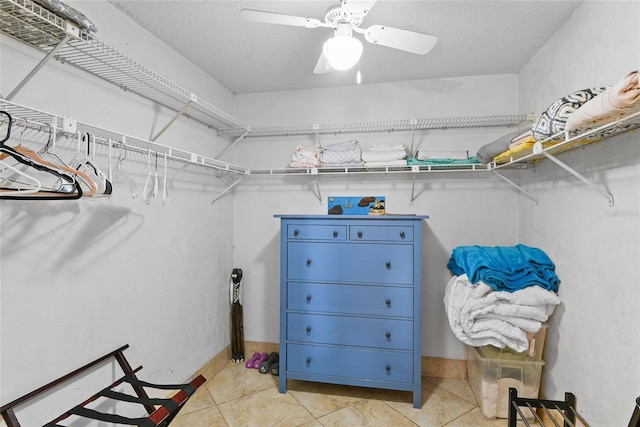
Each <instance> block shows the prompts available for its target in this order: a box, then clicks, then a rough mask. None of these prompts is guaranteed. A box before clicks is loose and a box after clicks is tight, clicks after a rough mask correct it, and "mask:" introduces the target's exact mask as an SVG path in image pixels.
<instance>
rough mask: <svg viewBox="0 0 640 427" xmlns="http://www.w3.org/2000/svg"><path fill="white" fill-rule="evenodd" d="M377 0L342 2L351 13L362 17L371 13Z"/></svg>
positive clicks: (345, 0) (343, 0) (344, 0)
mask: <svg viewBox="0 0 640 427" xmlns="http://www.w3.org/2000/svg"><path fill="white" fill-rule="evenodd" d="M376 1H377V0H342V5H343V7H344V8H345V9H347V10H348V11H349V12H351V13H353V14H355V15H360V14H363V13H369V11H370V10H371V8H372V7H373V5H374V4H376Z"/></svg>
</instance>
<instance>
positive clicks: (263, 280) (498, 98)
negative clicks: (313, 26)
mask: <svg viewBox="0 0 640 427" xmlns="http://www.w3.org/2000/svg"><path fill="white" fill-rule="evenodd" d="M516 98H517V80H516V76H514V75H499V76H484V77H466V78H456V79H438V80H426V81H413V82H403V83H389V84H380V85H362V86H354V87H346V88H344V87H343V88H326V89H322V90H304V91H286V92H278V93H261V94H249V95H237V96H236V108H237V111H238V114H239V115H240V116H241V117H242V119H243V120H245V121H246V122H247V123H251V124H252V125H254V124H255V125H265V126H268V125H276V124H277V125H283V124H284V125H302V124H313V123H341V122H366V121H382V120H395V119H410V118H436V117H459V116H484V115H492V114H513V113H514V112H515V110H516ZM510 131H511V130H509V129H505V128H489V129H473V130H471V129H462V130H445V131H443V130H432V131H420V132H416V137H415V145H414V148H418V147H420V148H421V149H432V150H434V149H436V150H437V149H439V150H469V151H470V153H471V154H475V152H476V151H477V149H478V148H479V147H480V146H481V145H483V144H485V143H487V142H490V141H492V140H493V139H495V138H496V137H497V136H501V135H503V134H505V133H507V132H510ZM351 138H355V139H358V140H359V141H360V143H361V145H362V147H363V149H366V148H367V147H369V146H371V145H372V144H374V143H375V144H388V145H394V144H400V143H404V144H407V145H410V144H411V133H410V132H397V133H391V134H389V133H374V134H352V135H338V136H321V137H320V142H321V143H322V144H323V145H326V144H329V143H331V142H336V141H341V140H345V139H351ZM313 142H314V138H312V137H289V138H286V137H285V138H259V139H258V138H256V139H253V138H252V139H248V140H246V141H243V142H242V143H241V144H238V145H237V146H236V148H234V155H235V162H236V163H241V164H247V165H248V166H249V167H251V168H283V167H286V166H287V165H288V162H289V160H290V159H291V154H292V153H293V152H294V150H295V147H296V145H297V144H305V145H309V144H311V143H313ZM513 179H516V180H517V179H518V178H515V177H514V178H513ZM319 186H320V195H321V197H322V200H320V199H319V197H318V195H317V189H316V184H315V182H314V181H313V180H312V179H311V178H310V177H302V178H301V177H286V178H275V177H273V178H260V179H253V178H252V179H247V180H245V182H244V183H243V184H241V185H240V186H238V187H236V190H235V192H234V212H235V215H236V218H235V221H234V227H235V230H234V236H235V260H236V264H238V266H240V267H241V268H245V278H246V288H245V291H246V293H245V337H246V339H248V340H255V341H267V342H278V339H279V336H278V324H279V317H278V313H279V299H278V295H279V277H280V271H279V265H280V264H279V255H280V254H279V250H280V248H279V246H280V245H279V238H278V236H279V220H277V219H274V218H273V215H274V214H284V213H286V214H291V213H302V214H322V213H326V211H327V197H328V196H347V195H353V196H357V195H360V196H362V195H384V196H386V209H387V211H388V212H392V213H415V214H427V215H430V219H429V220H427V221H426V227H425V229H426V231H425V236H424V245H425V246H424V248H423V252H424V260H423V261H424V263H423V268H424V272H423V282H422V287H423V295H424V301H423V308H424V310H423V349H422V354H423V355H424V356H431V357H445V358H452V359H464V358H465V347H464V346H463V345H462V343H461V342H460V341H458V340H457V339H456V338H455V337H454V336H453V334H452V333H451V329H450V327H449V325H448V323H447V319H446V314H445V311H444V305H443V301H442V298H443V296H444V287H445V285H446V283H447V281H448V279H449V278H450V273H449V270H448V269H447V267H446V264H447V261H448V259H449V256H450V255H451V250H452V249H453V248H454V247H456V246H459V245H467V244H486V245H510V244H515V243H517V223H518V218H517V215H516V213H517V201H518V195H517V193H516V192H515V191H514V190H513V189H511V188H510V187H508V186H506V185H505V184H504V183H503V182H502V181H501V180H500V179H499V178H497V177H495V176H493V175H492V174H487V173H478V172H472V173H466V172H464V173H443V174H441V173H430V174H422V175H419V176H417V177H416V186H415V196H416V199H415V201H414V202H413V203H412V202H411V195H412V176H411V175H410V174H409V175H402V176H397V175H395V176H394V175H384V176H372V175H364V176H363V175H354V176H346V177H345V176H341V177H328V176H322V177H320V179H319Z"/></svg>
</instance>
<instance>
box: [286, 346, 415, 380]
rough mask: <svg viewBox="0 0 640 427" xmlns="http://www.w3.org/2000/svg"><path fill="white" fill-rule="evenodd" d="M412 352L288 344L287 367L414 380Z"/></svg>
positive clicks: (355, 375) (339, 375) (322, 372)
mask: <svg viewBox="0 0 640 427" xmlns="http://www.w3.org/2000/svg"><path fill="white" fill-rule="evenodd" d="M412 357H413V356H412V354H411V353H394V352H391V351H385V350H375V351H372V350H365V349H358V348H344V347H330V346H321V345H300V344H287V371H289V372H299V373H305V374H313V375H330V376H338V377H347V378H359V379H368V380H376V381H390V382H400V383H412V382H413V381H412V371H413V360H412Z"/></svg>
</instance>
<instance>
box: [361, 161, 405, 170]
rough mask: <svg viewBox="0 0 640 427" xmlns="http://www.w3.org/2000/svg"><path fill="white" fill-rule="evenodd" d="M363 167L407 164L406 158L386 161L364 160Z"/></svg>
mask: <svg viewBox="0 0 640 427" xmlns="http://www.w3.org/2000/svg"><path fill="white" fill-rule="evenodd" d="M364 166H365V167H370V168H372V167H383V166H407V160H406V159H402V160H389V161H386V162H365V163H364Z"/></svg>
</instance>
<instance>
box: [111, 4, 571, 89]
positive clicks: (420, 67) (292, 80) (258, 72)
mask: <svg viewBox="0 0 640 427" xmlns="http://www.w3.org/2000/svg"><path fill="white" fill-rule="evenodd" d="M110 1H111V2H112V3H113V4H115V5H116V6H117V7H119V8H120V9H121V10H122V11H123V12H125V13H126V14H128V15H129V16H130V17H131V18H133V19H134V20H135V21H136V22H138V23H139V24H140V25H142V26H143V27H144V28H146V29H147V30H149V31H150V32H151V33H153V34H154V35H155V36H156V37H158V38H159V39H161V40H163V41H164V42H165V43H167V44H168V45H170V46H171V47H173V48H174V49H175V50H177V51H178V52H180V53H181V54H182V55H183V56H185V57H186V58H187V59H189V60H190V61H191V62H193V63H194V64H196V65H198V66H199V67H201V68H202V69H203V70H205V71H206V72H207V73H209V74H210V75H211V76H213V77H214V78H215V79H216V80H218V81H219V82H220V83H221V84H223V85H224V86H226V87H227V88H228V89H229V90H231V91H232V92H234V93H251V92H264V91H280V90H288V89H305V88H320V87H330V86H338V85H352V84H355V73H356V71H355V69H352V70H347V71H342V72H337V71H336V72H332V73H325V74H314V73H313V69H314V67H315V65H316V62H317V60H318V57H319V55H320V52H321V50H322V44H323V43H324V41H325V40H326V39H327V38H328V37H329V36H330V34H331V30H330V29H329V28H314V29H305V28H298V27H292V26H283V25H274V24H264V23H255V22H247V21H245V20H244V19H242V18H241V17H240V10H241V9H244V8H248V9H258V10H264V11H270V12H276V13H283V14H290V15H296V16H304V17H307V16H308V17H312V18H317V19H320V20H321V21H324V15H325V13H326V11H327V10H328V9H329V8H330V7H332V6H336V5H338V4H339V2H338V1H337V0H336V1H312V0H307V1H220V0H216V1H212V0H209V1H201V0H199V1H189V0H181V1H154V0H110ZM579 4H580V1H557V0H556V1H542V0H529V1H526V0H520V1H519V0H507V1H483V0H472V1H464V0H449V1H433V0H423V1H405V0H402V1H399V0H395V1H390V0H379V1H378V2H377V3H376V4H375V6H374V7H373V8H372V9H371V11H370V12H369V14H368V15H367V16H366V17H365V19H364V21H363V23H362V25H361V28H367V27H369V26H371V25H374V24H381V25H387V26H391V27H396V28H401V29H406V30H411V31H418V32H422V33H425V34H430V35H433V36H436V37H437V38H438V43H437V44H436V46H435V47H434V48H433V50H432V51H431V52H429V53H428V54H426V55H424V56H421V55H415V54H412V53H407V52H403V51H399V50H396V49H391V48H388V47H384V46H377V45H373V44H370V43H367V42H366V41H364V39H363V38H362V36H361V35H356V34H355V33H354V36H356V37H358V38H360V39H361V40H363V44H364V53H363V54H362V58H361V60H360V69H361V72H362V82H363V84H366V83H380V82H389V81H403V80H415V79H429V78H441V77H457V76H469V75H485V74H502V73H517V72H518V71H519V70H520V69H521V68H522V66H524V65H525V64H526V63H527V61H528V60H529V58H531V56H532V55H533V54H534V53H535V52H536V51H537V50H538V49H539V48H540V47H541V46H542V45H543V44H544V43H545V41H546V40H547V39H548V38H549V37H550V36H551V35H552V34H553V33H554V32H555V31H556V30H557V29H558V28H559V27H560V26H561V25H562V24H563V23H564V22H565V21H566V19H567V18H568V17H569V16H570V15H571V14H572V13H573V11H574V10H575V9H576V7H578V6H579Z"/></svg>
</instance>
